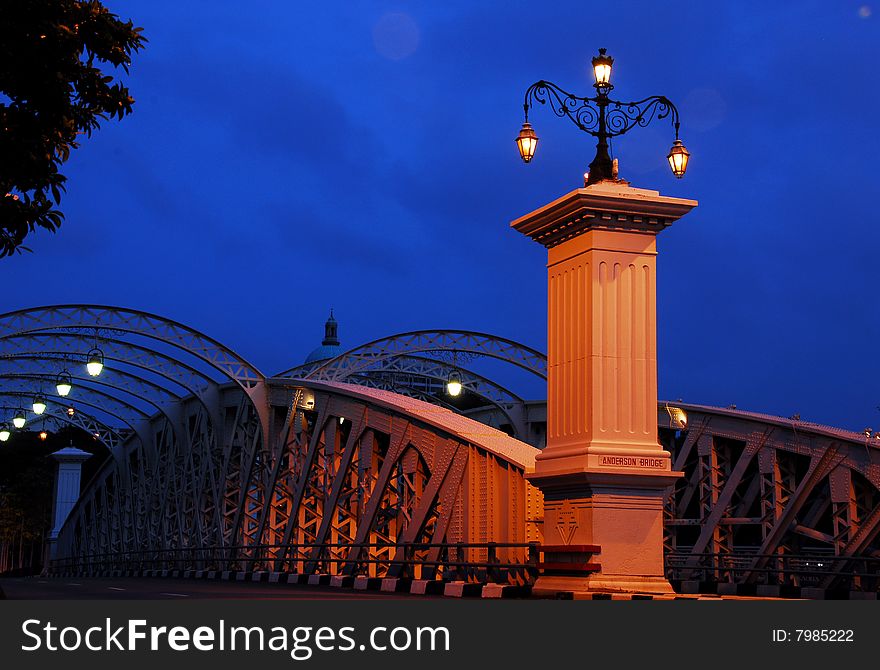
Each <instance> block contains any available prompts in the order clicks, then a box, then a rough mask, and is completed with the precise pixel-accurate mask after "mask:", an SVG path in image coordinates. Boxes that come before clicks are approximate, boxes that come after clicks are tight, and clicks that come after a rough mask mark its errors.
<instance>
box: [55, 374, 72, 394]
mask: <svg viewBox="0 0 880 670" xmlns="http://www.w3.org/2000/svg"><path fill="white" fill-rule="evenodd" d="M72 388H73V378H72V377H71V376H70V373H69V372H68V371H67V370H65V371H64V372H62V373H61V374H60V375H58V379H57V380H56V381H55V390H56V391H58V395H60V396H61V397H62V398H64V397H66V396H67V395H68V394H69V393H70V390H71V389H72Z"/></svg>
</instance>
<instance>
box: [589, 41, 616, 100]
mask: <svg viewBox="0 0 880 670" xmlns="http://www.w3.org/2000/svg"><path fill="white" fill-rule="evenodd" d="M592 63H593V77H594V78H595V79H596V83H595V84H593V86H595V87H596V88H597V89H605V92H606V93H607V92H608V91H610V90H611V89H612V88H614V87H613V86H612V85H611V65H612V63H614V59H613V58H612V57H611V56H609V55H607V54H606V50H605V49H599V55H598V56H593V61H592Z"/></svg>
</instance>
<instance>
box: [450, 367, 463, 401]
mask: <svg viewBox="0 0 880 670" xmlns="http://www.w3.org/2000/svg"><path fill="white" fill-rule="evenodd" d="M461 389H462V385H461V374H460V373H459V372H458V370H453V371H452V372H450V373H449V379H447V381H446V392H447V393H448V394H449V395H451V396H452V397H453V398H455V397H457V396H459V395H460V394H461Z"/></svg>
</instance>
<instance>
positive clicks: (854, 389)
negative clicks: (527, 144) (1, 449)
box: [0, 0, 880, 430]
mask: <svg viewBox="0 0 880 670" xmlns="http://www.w3.org/2000/svg"><path fill="white" fill-rule="evenodd" d="M105 4H107V5H108V6H109V7H110V8H111V10H113V11H115V12H116V13H118V14H120V15H121V16H122V17H123V18H131V19H132V20H133V21H134V23H135V24H136V25H139V26H143V28H144V33H145V35H146V36H147V38H148V39H149V43H148V45H147V47H146V49H145V50H144V51H142V52H141V53H140V54H137V55H136V56H135V63H134V66H133V68H132V72H131V75H130V77H128V78H127V81H128V83H129V85H130V88H131V91H132V94H133V95H134V97H135V99H136V101H137V102H136V104H135V111H134V113H133V114H132V115H131V116H130V117H128V118H126V119H125V120H123V121H122V122H107V123H105V124H104V127H103V128H102V129H101V130H100V131H98V132H97V133H96V134H95V135H93V137H92V138H91V139H88V140H85V141H84V143H83V146H82V147H81V148H80V149H79V150H77V151H76V152H74V154H73V156H72V158H71V160H70V161H69V163H68V164H67V165H66V167H65V169H64V170H63V172H64V173H65V174H66V175H67V176H68V178H69V181H68V192H67V195H66V196H65V198H64V200H63V203H62V205H63V207H62V208H63V210H64V211H65V213H66V216H67V219H66V222H65V224H64V225H63V226H62V228H61V231H60V232H59V233H58V234H56V235H51V234H48V233H39V234H36V235H34V236H32V237H31V238H29V240H28V244H29V246H31V247H32V248H33V249H34V253H31V254H24V255H21V256H17V257H14V258H12V259H5V260H0V282H2V286H3V289H4V290H3V291H2V292H0V310H2V311H4V312H5V311H9V310H13V309H19V308H24V307H30V306H37V305H47V304H56V303H83V302H88V303H102V304H111V305H120V306H126V307H132V308H137V309H142V310H145V311H149V312H154V313H157V314H160V315H163V316H167V317H170V318H173V319H176V320H180V321H183V322H184V323H187V324H189V325H191V326H193V327H195V328H197V329H199V330H201V331H203V332H205V333H207V334H209V335H211V336H213V337H215V338H217V339H219V340H220V341H221V342H223V343H225V344H227V345H228V346H230V347H231V348H232V349H234V350H236V351H238V352H239V353H240V354H242V355H243V356H244V357H245V358H247V359H249V360H250V361H251V362H253V363H254V364H256V365H257V366H258V367H259V368H261V369H262V370H263V371H264V372H266V373H276V372H279V371H281V370H283V369H286V368H288V367H291V366H292V365H295V364H297V363H299V362H301V361H302V359H303V358H304V357H305V356H306V354H307V353H308V352H309V351H310V350H311V349H312V348H313V347H315V346H316V345H317V344H318V343H319V341H320V339H321V336H322V334H323V322H324V320H325V318H326V316H327V312H328V310H329V308H330V307H331V306H332V307H333V308H334V309H335V312H336V315H337V317H338V319H339V321H340V337H341V339H342V342H343V345H346V346H353V345H355V344H357V343H360V342H365V341H367V340H371V339H374V338H377V337H381V336H383V335H388V334H392V333H396V332H401V331H406V330H413V329H421V328H444V327H446V328H464V329H471V330H478V331H484V332H490V333H495V334H498V335H503V336H506V337H510V338H513V339H516V340H519V341H522V342H524V343H526V344H529V345H532V346H535V347H537V348H539V349H541V350H546V332H545V328H546V321H545V316H546V304H547V303H546V270H545V262H546V251H545V250H544V248H543V247H541V246H539V245H537V244H535V243H534V242H532V241H530V240H529V239H527V238H526V237H524V236H522V235H519V234H517V233H515V232H513V231H512V230H510V229H509V228H508V224H509V222H510V221H511V220H512V219H514V218H516V217H518V216H520V215H522V214H525V213H527V212H529V211H531V210H533V209H535V208H537V207H539V206H541V205H543V204H545V203H546V202H548V201H550V200H552V199H554V198H556V197H558V196H560V195H562V194H564V193H566V192H568V191H570V190H571V189H573V188H576V187H578V186H579V185H580V184H581V183H582V174H583V172H584V170H585V168H586V166H587V164H588V163H589V162H590V160H591V159H592V157H593V153H594V149H593V147H594V141H593V140H592V138H590V137H589V136H587V135H585V134H583V133H580V132H579V131H577V129H576V128H575V127H574V126H572V125H571V124H570V123H569V122H567V121H565V120H561V119H558V118H556V117H555V116H554V115H553V114H552V112H551V111H550V110H549V109H547V108H542V109H537V110H536V111H535V112H534V113H533V114H532V115H531V116H532V118H531V121H532V122H533V124H534V126H535V129H536V131H537V133H538V135H539V136H540V138H541V142H540V144H539V146H538V152H537V155H536V157H535V160H534V161H533V162H532V163H531V164H530V165H524V164H523V163H522V162H521V161H520V160H519V158H518V155H517V152H516V148H515V145H514V142H513V139H514V137H515V136H516V133H517V132H518V130H519V126H520V124H521V122H522V96H523V93H524V91H525V89H526V87H527V86H528V85H529V84H531V83H532V82H534V81H536V80H538V79H548V80H550V81H553V82H555V83H557V84H559V85H560V86H562V87H563V88H565V89H568V90H571V91H573V92H575V93H579V94H581V95H587V94H593V89H592V87H591V84H592V78H591V76H590V73H589V69H588V66H589V60H590V58H591V57H592V56H593V55H594V54H595V53H596V50H597V49H598V47H607V48H608V50H609V53H610V54H611V55H613V56H614V58H615V68H614V73H613V79H612V81H613V83H615V89H614V91H613V96H614V97H616V98H619V99H623V100H636V99H641V98H644V97H646V96H648V95H653V94H662V95H666V96H668V97H669V98H671V99H672V100H673V101H674V102H675V103H676V104H677V105H678V107H679V110H680V112H681V114H682V138H683V140H684V142H685V144H686V146H687V147H688V149H689V150H690V151H691V153H692V160H691V165H690V170H689V172H688V174H687V176H686V177H685V179H683V180H681V181H679V180H676V179H674V178H673V176H672V175H671V173H670V172H669V169H668V166H667V164H666V160H665V155H666V152H667V151H668V148H669V145H670V143H671V140H672V131H671V128H670V127H669V126H668V125H667V124H666V123H665V122H654V124H653V125H652V126H651V127H650V128H648V129H637V130H635V131H633V132H632V133H630V134H628V135H627V136H626V137H624V138H621V139H619V140H616V141H615V143H614V145H613V151H614V156H615V157H617V158H619V160H620V171H621V176H622V177H624V178H626V179H628V180H629V181H630V182H631V183H632V185H633V186H637V187H642V188H652V189H657V190H659V191H660V192H661V193H663V194H665V195H671V196H681V197H689V198H694V199H697V200H699V202H700V206H699V207H698V208H697V209H696V210H694V211H693V212H692V213H690V214H689V215H687V216H686V217H685V218H683V219H681V220H680V221H679V222H678V223H676V224H675V225H674V226H673V227H672V228H670V229H668V230H667V231H665V232H663V233H662V234H661V236H660V238H659V249H660V257H659V270H658V272H659V279H658V292H659V304H658V311H659V334H658V337H659V355H660V364H659V365H660V371H659V372H660V396H661V398H669V399H676V398H682V399H684V400H685V401H687V402H695V403H705V404H714V405H721V406H725V405H729V404H732V403H735V404H736V405H737V406H738V407H739V408H740V409H751V410H756V411H763V412H769V413H774V414H780V415H783V416H788V415H790V414H793V413H795V412H799V413H800V414H801V415H802V417H803V418H804V419H806V420H812V421H818V422H822V423H830V424H833V425H839V426H843V427H848V428H852V429H855V430H861V429H863V428H864V427H866V426H873V427H874V428H875V429H876V428H878V427H880V411H878V409H877V406H878V405H880V351H878V343H880V305H878V300H877V261H876V259H877V257H878V254H880V228H878V215H877V213H876V212H877V210H876V208H875V207H874V205H873V199H874V197H876V196H875V193H876V191H877V188H876V185H877V182H878V168H877V157H878V154H880V141H878V131H877V114H878V110H880V74H878V72H880V68H878V64H880V32H878V29H880V4H878V5H877V7H876V8H874V12H873V15H872V6H871V5H866V4H864V2H849V1H847V0H835V1H834V2H829V1H825V2H766V1H765V2H718V3H715V2H698V1H694V2H668V1H667V2H621V1H615V2H604V3H603V2H589V3H587V2H583V0H579V1H578V2H543V3H536V2H511V1H510V0H508V1H505V2H491V3H489V2H448V1H445V2H432V3H407V2H350V1H349V2H344V3H326V2H325V3H305V2H301V3H293V2H288V1H281V0H277V1H274V2H268V1H267V2H256V1H255V2H247V3H243V2H213V3H181V2H170V1H167V0H163V1H156V0H152V1H150V2H146V1H144V0H139V1H132V2H121V1H119V0H106V3H105ZM530 395H535V396H537V395H540V391H537V392H532V393H530Z"/></svg>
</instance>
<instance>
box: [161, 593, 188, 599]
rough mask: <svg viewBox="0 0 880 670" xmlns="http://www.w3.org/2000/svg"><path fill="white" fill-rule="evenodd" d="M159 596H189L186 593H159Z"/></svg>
mask: <svg viewBox="0 0 880 670" xmlns="http://www.w3.org/2000/svg"><path fill="white" fill-rule="evenodd" d="M159 595H160V596H172V597H173V598H189V594H187V593H160V594H159Z"/></svg>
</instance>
